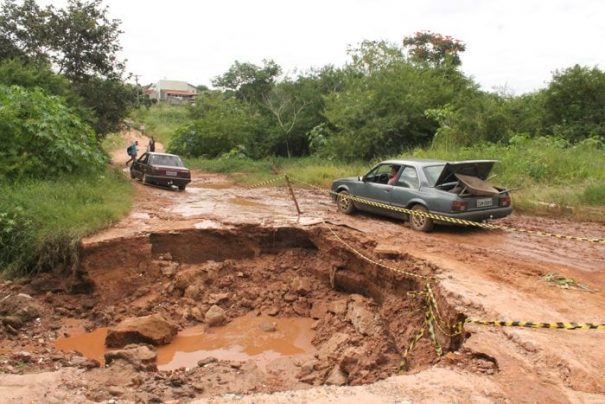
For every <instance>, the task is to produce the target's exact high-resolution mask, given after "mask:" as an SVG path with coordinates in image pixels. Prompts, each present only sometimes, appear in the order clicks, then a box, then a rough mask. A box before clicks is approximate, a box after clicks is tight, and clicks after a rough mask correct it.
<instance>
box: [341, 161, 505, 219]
mask: <svg viewBox="0 0 605 404" xmlns="http://www.w3.org/2000/svg"><path fill="white" fill-rule="evenodd" d="M496 162H497V161H495V160H467V161H450V162H448V161H443V160H421V159H410V160H387V161H383V162H381V163H379V164H377V165H376V166H374V167H373V168H372V169H371V170H370V171H369V172H368V173H367V174H366V175H364V176H360V177H350V178H341V179H338V180H336V181H334V182H333V183H332V188H331V189H332V195H333V198H334V200H335V202H337V203H338V208H339V209H340V211H342V212H343V213H347V214H350V213H353V212H354V211H355V210H356V209H359V210H364V211H367V212H372V213H377V214H381V215H386V216H390V217H394V218H400V219H404V220H409V221H410V225H411V227H412V228H414V229H415V230H421V231H431V230H432V229H433V226H434V224H435V222H437V223H440V221H435V220H434V219H431V218H428V217H424V216H420V215H414V214H406V213H402V212H396V211H393V210H390V209H388V206H393V207H401V208H407V209H410V210H413V211H421V212H430V213H433V214H436V215H441V216H447V217H450V218H457V219H466V220H471V221H484V220H487V219H497V218H502V217H505V216H507V215H509V214H510V213H511V212H512V206H511V198H510V195H509V192H508V191H507V190H506V189H504V188H499V187H493V186H491V185H490V184H488V183H487V182H486V180H487V178H488V176H489V173H490V171H491V170H492V167H493V166H494V164H495V163H496ZM348 195H352V196H354V197H359V198H363V199H365V200H367V201H369V202H371V203H363V202H360V201H359V200H351V199H349V198H346V196H348ZM372 202H377V203H372ZM385 205H387V206H385Z"/></svg>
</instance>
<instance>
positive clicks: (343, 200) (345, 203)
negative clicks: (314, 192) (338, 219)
mask: <svg viewBox="0 0 605 404" xmlns="http://www.w3.org/2000/svg"><path fill="white" fill-rule="evenodd" d="M348 196H351V194H350V193H349V192H347V191H340V192H339V193H338V196H337V199H336V201H337V203H338V210H340V211H341V212H342V213H345V214H347V215H350V214H351V213H353V212H355V205H353V201H352V200H351V198H348Z"/></svg>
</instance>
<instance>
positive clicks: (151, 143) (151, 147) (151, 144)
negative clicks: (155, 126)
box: [148, 136, 155, 152]
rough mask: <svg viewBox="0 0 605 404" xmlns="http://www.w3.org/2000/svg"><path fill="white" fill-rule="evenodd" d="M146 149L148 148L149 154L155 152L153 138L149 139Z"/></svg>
mask: <svg viewBox="0 0 605 404" xmlns="http://www.w3.org/2000/svg"><path fill="white" fill-rule="evenodd" d="M148 148H149V151H150V152H154V151H155V139H154V138H153V136H152V137H151V138H150V139H149V145H148Z"/></svg>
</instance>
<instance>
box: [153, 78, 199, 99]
mask: <svg viewBox="0 0 605 404" xmlns="http://www.w3.org/2000/svg"><path fill="white" fill-rule="evenodd" d="M145 93H146V94H147V95H149V98H151V99H152V100H157V101H158V102H168V103H171V104H192V103H194V102H195V99H196V97H197V88H195V86H192V85H191V84H189V83H186V82H184V81H176V80H160V81H158V82H157V83H153V84H150V85H149V86H148V87H147V88H146V89H145Z"/></svg>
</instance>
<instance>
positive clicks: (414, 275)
mask: <svg viewBox="0 0 605 404" xmlns="http://www.w3.org/2000/svg"><path fill="white" fill-rule="evenodd" d="M323 224H324V225H325V226H326V227H327V228H328V230H330V232H331V233H332V235H333V236H334V237H335V238H336V239H337V240H338V241H339V242H340V243H341V244H343V245H344V246H345V247H347V249H349V251H351V252H353V253H354V254H355V255H357V256H358V257H360V258H362V259H363V260H365V261H367V262H369V263H370V264H373V265H376V266H378V267H380V268H384V269H388V270H389V271H393V272H396V273H398V274H401V275H405V276H413V277H416V278H422V279H432V278H433V277H432V276H427V275H421V274H417V273H414V272H409V271H406V270H403V269H401V268H396V267H393V266H390V265H385V264H383V263H381V262H378V261H376V260H373V259H371V258H370V257H367V256H365V255H364V254H363V253H361V252H360V251H359V250H357V249H356V248H355V247H353V246H352V245H351V244H349V243H347V242H346V241H344V240H343V239H342V238H341V237H340V236H339V235H338V234H337V233H336V232H335V231H334V230H333V229H332V228H331V227H330V226H329V225H328V223H326V221H325V220H324V221H323Z"/></svg>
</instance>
